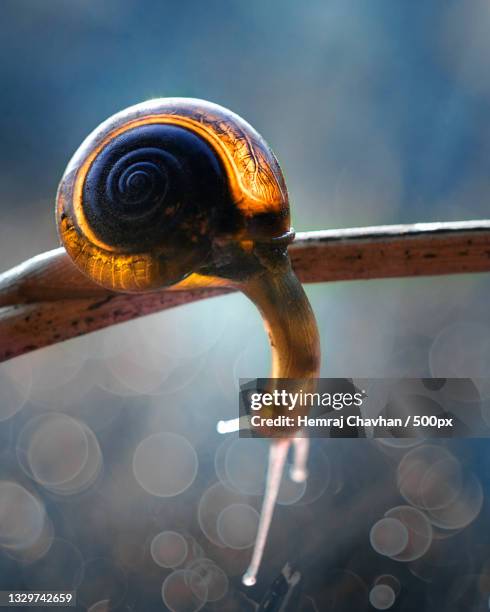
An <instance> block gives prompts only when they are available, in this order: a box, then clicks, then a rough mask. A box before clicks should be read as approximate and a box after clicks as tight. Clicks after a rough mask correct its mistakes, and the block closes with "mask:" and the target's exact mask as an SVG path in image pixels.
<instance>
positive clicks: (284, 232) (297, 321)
mask: <svg viewBox="0 0 490 612" xmlns="http://www.w3.org/2000/svg"><path fill="white" fill-rule="evenodd" d="M56 217H57V223H58V230H59V235H60V238H61V242H62V244H63V245H64V247H65V249H66V251H67V253H68V255H69V256H70V257H71V258H72V260H73V262H74V263H75V265H76V266H77V267H78V268H79V269H80V270H81V272H83V274H85V275H87V276H88V277H89V278H90V279H91V280H92V281H94V282H95V283H97V284H99V285H101V286H102V287H105V288H106V289H109V290H111V291H117V292H145V291H153V290H156V289H160V288H162V287H172V288H179V287H186V288H192V287H203V286H205V287H215V286H219V287H223V286H231V287H234V288H237V289H240V290H241V291H242V292H243V293H244V294H245V295H246V296H247V297H248V298H249V299H250V300H252V302H254V304H256V306H257V307H258V309H259V310H260V312H261V314H262V317H263V320H264V324H265V327H266V330H267V332H268V335H269V338H270V343H271V353H272V370H271V377H272V378H273V379H284V378H291V379H297V380H298V383H297V384H298V385H301V389H302V390H303V391H310V390H313V389H314V385H315V378H316V377H317V375H318V370H319V362H320V344H319V337H318V329H317V326H316V321H315V317H314V314H313V312H312V309H311V307H310V304H309V302H308V299H307V297H306V295H305V293H304V291H303V288H302V286H301V284H300V283H299V281H298V279H297V278H296V276H295V274H294V272H293V271H292V268H291V264H290V261H289V257H288V254H287V246H288V244H289V243H290V242H291V241H292V240H293V238H294V231H293V230H292V228H291V225H290V214H289V201H288V194H287V189H286V185H285V182H284V178H283V175H282V172H281V169H280V167H279V163H278V162H277V160H276V158H275V156H274V154H273V153H272V151H271V149H270V148H269V147H268V145H267V144H266V143H265V141H264V140H263V139H262V137H261V136H260V135H259V134H258V133H257V132H256V131H255V130H254V129H253V128H252V127H251V126H250V125H249V124H248V123H247V122H245V121H244V120H243V119H241V118H240V117H239V116H238V115H236V114H234V113H232V112H231V111H229V110H227V109H225V108H223V107H221V106H218V105H216V104H212V103H210V102H205V101H203V100H195V99H186V98H162V99H157V100H151V101H149V102H144V103H142V104H138V105H136V106H132V107H130V108H128V109H127V110H125V111H122V112H120V113H118V114H116V115H114V116H113V117H111V118H109V119H108V120H107V121H105V122H104V123H102V124H101V125H100V126H99V127H98V128H97V129H96V130H94V131H93V132H92V133H91V134H90V135H89V136H88V137H87V138H86V140H85V141H84V142H83V143H82V145H81V146H80V148H79V149H78V151H77V152H76V153H75V155H74V156H73V158H72V160H71V161H70V163H69V164H68V167H67V169H66V171H65V173H64V175H63V178H62V180H61V182H60V186H59V189H58V194H57V204H56ZM272 384H273V385H274V384H276V383H275V382H273V383H272ZM281 411H284V414H287V407H282V408H281V407H275V408H274V409H273V414H271V416H280V415H281ZM234 426H235V425H234ZM256 431H257V433H259V434H262V435H269V436H271V437H273V438H274V440H273V442H272V444H271V452H270V460H269V468H268V478H267V486H266V492H265V497H264V502H263V508H262V514H261V519H260V523H259V530H258V534H257V539H256V543H255V547H254V551H253V555H252V561H251V564H250V567H249V569H248V570H247V573H246V574H245V576H244V578H243V581H244V583H245V584H249V585H250V584H254V582H255V579H256V574H257V571H258V569H259V565H260V561H261V558H262V554H263V551H264V547H265V544H266V538H267V533H268V529H269V525H270V522H271V518H272V513H273V508H274V504H275V500H276V497H277V493H278V488H279V483H280V480H281V475H282V471H283V468H284V465H285V460H286V456H287V452H288V448H289V445H290V444H291V442H294V444H295V449H296V456H297V461H296V465H295V470H293V474H295V477H296V478H305V477H306V469H305V462H306V456H307V441H305V439H304V438H300V437H297V435H296V433H297V432H294V431H291V430H281V429H273V428H268V427H260V428H256Z"/></svg>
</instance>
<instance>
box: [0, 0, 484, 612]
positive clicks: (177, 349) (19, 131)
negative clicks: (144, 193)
mask: <svg viewBox="0 0 490 612" xmlns="http://www.w3.org/2000/svg"><path fill="white" fill-rule="evenodd" d="M1 11H2V18H1V23H0V83H1V96H0V137H1V140H2V147H1V150H0V157H1V159H0V162H1V163H0V211H1V216H0V262H1V268H2V269H7V268H9V267H10V266H12V265H15V264H17V263H19V262H20V261H22V260H24V259H26V258H28V257H30V256H32V255H35V254H37V253H39V252H42V251H44V250H49V249H51V248H55V247H56V246H57V245H58V240H57V236H56V228H55V223H54V214H53V208H54V196H55V192H56V188H57V183H58V181H59V179H60V177H61V175H62V173H63V170H64V167H65V165H66V163H67V162H68V160H69V158H70V156H71V155H72V153H73V152H74V151H75V149H76V148H77V147H78V145H79V144H80V142H81V141H82V139H83V138H84V137H85V136H86V135H87V134H88V133H89V132H90V131H91V130H92V129H93V128H95V127H96V126H97V125H98V124H99V123H100V122H101V121H103V120H104V119H105V118H107V117H108V116H109V115H111V114H113V113H114V112H116V111H118V110H120V109H122V108H124V107H126V106H129V105H131V104H134V103H137V102H140V101H142V100H144V99H147V98H152V97H161V96H193V97H199V98H205V99H208V100H211V101H214V102H217V103H219V104H222V105H224V106H227V107H229V108H231V109H232V110H234V111H236V112H237V113H239V114H240V115H242V116H243V117H244V118H245V119H247V120H248V121H249V122H250V123H251V124H252V125H254V127H256V128H257V130H258V131H259V132H260V133H261V134H262V135H263V136H264V137H265V138H266V140H267V141H268V142H269V144H270V145H271V147H272V148H273V150H274V151H275V153H276V155H277V156H278V158H279V160H280V162H281V165H282V167H283V169H284V172H285V175H286V179H287V184H288V188H289V191H290V196H291V202H292V211H293V221H294V226H295V228H296V229H297V230H299V231H304V230H310V229H311V230H314V229H322V228H335V227H350V226H357V225H375V224H389V223H409V222H416V221H434V220H462V219H477V218H486V217H488V214H489V213H488V204H487V199H488V194H489V193H490V178H489V172H488V163H489V161H488V160H489V159H490V137H489V136H490V118H489V117H490V115H489V113H488V105H489V102H490V71H489V70H488V57H490V36H489V32H490V4H489V3H488V2H487V1H486V0H471V1H470V0H468V1H456V0H444V1H442V0H430V1H427V2H405V3H402V2H393V1H390V0H372V1H371V2H354V1H353V0H309V1H308V2H292V1H290V0H282V1H278V0H269V1H268V2H258V1H255V2H254V1H252V2H243V1H240V0H228V1H227V2H218V1H216V0H208V2H205V3H204V2H197V1H195V0H191V1H188V2H182V3H175V2H174V3H170V2H167V1H166V0H141V1H139V2H137V1H130V0H104V1H103V2H96V1H94V0H70V2H66V1H64V0H45V1H44V2H39V1H37V0H3V2H2V3H1ZM307 291H308V295H309V297H310V299H311V301H312V304H313V307H314V310H315V313H316V315H317V317H318V321H319V325H320V329H321V336H322V344H323V352H324V359H323V364H322V374H323V375H324V376H346V377H368V376H371V377H375V376H378V377H389V376H431V375H434V376H446V375H450V376H469V377H482V378H485V377H487V378H488V377H489V376H490V359H489V358H490V327H489V322H488V299H489V297H490V283H489V278H488V276H487V275H464V276H457V277H456V276H455V277H439V278H431V279H410V280H408V279H406V280H397V279H395V280H384V281H368V282H366V281H364V282H350V283H335V284H330V285H317V286H309V287H308V288H307ZM268 350H269V349H268V346H267V341H266V338H265V334H264V333H263V329H262V324H261V321H260V318H259V316H258V314H257V313H256V312H255V310H254V308H253V306H252V305H251V304H249V303H248V302H247V301H246V300H245V298H243V297H242V296H239V295H233V296H227V297H224V298H217V299H213V300H209V301H207V302H206V303H201V304H194V305H190V306H185V307H183V308H180V309H178V310H176V311H173V312H172V311H168V312H165V313H162V314H159V315H155V316H151V317H147V318H146V319H144V320H141V321H137V322H133V323H129V324H126V325H122V326H118V327H115V328H112V329H110V330H107V331H104V332H100V333H97V334H92V335H91V336H89V337H87V338H82V339H79V340H76V341H70V342H68V343H64V344H62V345H59V346H56V347H52V348H50V349H46V350H43V351H40V352H38V353H36V354H33V355H32V356H28V357H25V358H21V359H17V360H15V361H13V362H11V363H9V364H7V365H5V366H3V367H2V369H1V370H0V436H1V439H2V445H1V447H0V453H1V455H0V457H1V464H0V479H1V480H0V518H2V521H0V545H1V546H2V553H1V555H2V556H1V561H0V587H1V588H3V589H7V588H9V589H11V588H26V589H28V588H32V589H33V588H50V589H54V588H68V587H70V588H76V589H78V591H79V594H80V597H79V601H80V603H79V609H80V610H88V609H90V610H91V612H96V611H99V612H100V611H103V610H109V609H121V610H133V611H147V610H160V609H166V608H165V606H167V607H169V609H173V610H176V611H179V612H180V611H184V610H186V611H189V610H197V609H200V608H201V609H206V610H208V609H209V610H249V609H250V610H253V609H256V604H257V602H259V601H260V600H261V598H262V597H263V595H264V593H265V592H266V591H267V588H268V587H269V585H270V584H271V582H272V580H273V579H274V578H275V576H277V574H278V573H279V571H280V570H281V568H282V567H283V565H284V564H285V563H286V562H287V561H289V562H290V563H292V564H293V565H294V567H295V568H296V569H298V570H299V571H300V572H301V574H302V580H301V582H300V587H301V595H297V597H299V598H300V600H299V601H298V600H296V602H294V603H291V604H290V606H292V607H290V608H288V609H291V610H297V609H303V610H335V611H337V610H354V609H355V610H357V611H359V610H364V609H366V610H368V609H372V606H373V605H374V607H377V608H378V609H383V608H382V606H383V605H385V606H386V602H388V601H391V599H390V598H391V596H392V594H393V596H394V598H395V601H394V602H393V603H392V609H396V610H415V609H417V610H445V611H446V612H447V611H448V610H484V609H488V597H489V595H490V549H489V543H490V541H489V536H488V533H489V529H488V527H489V513H488V500H487V499H486V495H487V494H488V489H489V486H490V481H489V476H488V473H489V470H488V468H489V467H490V460H489V453H488V444H487V443H486V442H484V441H477V440H473V441H459V442H456V441H451V442H446V441H444V440H441V441H439V442H438V443H437V444H436V445H435V446H436V447H437V450H435V451H434V449H433V445H427V444H423V443H421V444H420V445H417V446H416V447H414V448H413V449H408V448H399V447H398V446H396V445H395V446H394V445H393V444H391V445H386V444H382V443H381V444H380V443H372V442H368V441H364V440H317V441H314V443H313V453H312V460H311V465H310V470H311V472H312V478H311V484H309V485H308V487H309V488H307V490H306V491H302V492H301V491H296V490H292V489H291V488H288V485H287V483H285V484H284V486H285V489H284V498H283V502H284V503H283V504H282V505H281V506H279V508H278V510H277V512H276V515H275V518H274V525H273V530H272V534H271V542H270V546H269V548H268V550H267V551H266V556H265V560H264V567H263V569H262V572H261V578H260V579H259V582H258V584H257V586H256V587H254V589H251V590H246V589H244V587H242V586H241V584H240V573H241V572H242V571H243V569H244V568H245V567H246V564H247V561H248V558H249V556H250V548H249V545H250V541H249V540H250V533H253V530H254V525H255V523H254V521H255V519H256V509H258V508H260V501H261V497H260V496H261V487H263V473H264V470H265V454H264V453H265V450H264V447H263V446H261V445H260V444H259V443H257V442H256V441H255V442H254V441H249V440H242V441H237V439H236V438H235V437H233V436H231V437H230V438H228V439H226V440H225V441H223V440H222V439H221V438H220V437H219V436H218V434H217V433H216V431H215V425H216V422H217V420H219V419H221V418H232V417H234V416H236V410H237V408H236V398H237V379H238V377H240V376H242V377H257V376H264V375H265V374H266V372H267V369H268V364H269V352H268ZM467 399H468V398H461V397H459V398H458V401H465V400H467ZM483 399H484V400H485V399H487V398H486V396H485V395H484V394H483ZM478 406H479V409H480V410H481V413H482V416H483V418H484V419H485V420H486V421H487V423H489V422H490V408H489V406H488V401H486V402H485V401H483V402H482V403H481V405H480V404H479V405H478ZM152 435H153V436H154V437H151V436H152ZM246 443H249V444H257V446H256V447H246V446H245V444H246ZM410 453H412V454H410ZM413 453H415V454H413ZM60 457H62V458H63V459H62V465H61V467H60ZM175 457H177V458H178V460H177V459H175ZM403 461H405V464H403V463H402V462H403ZM176 464H178V465H176ZM407 464H408V465H409V467H410V470H409V471H410V473H411V474H413V473H415V474H416V477H415V482H416V485H413V481H412V480H413V479H412V480H410V482H409V484H407V483H406V482H405V471H404V468H406V466H407ZM246 466H248V468H247V467H246ZM400 466H401V467H400ZM421 466H422V467H421ZM434 466H438V467H437V469H436V468H435V467H434ZM434 469H435V470H436V471H435V472H434ZM435 483H439V485H437V486H436V484H435ZM441 483H442V484H441ZM419 485H420V486H419ZM414 486H415V489H416V494H413V491H412V493H410V490H409V491H408V492H407V487H408V488H409V489H410V487H414ZM213 487H215V488H214V489H213ZM420 487H422V488H423V489H424V491H425V490H426V488H427V487H429V489H430V491H431V500H432V501H433V497H434V495H435V496H436V498H437V499H436V503H435V505H432V506H430V507H429V506H428V505H427V504H428V502H427V499H426V498H425V497H424V500H421V499H420V495H419V494H420V491H419V488H420ZM448 491H449V492H450V494H448ZM417 496H418V497H417ZM2 500H3V501H2ZM398 506H403V507H404V508H405V510H404V512H408V513H409V514H408V516H409V518H407V517H406V516H405V515H403V517H402V518H403V520H402V521H401V523H403V524H405V523H407V521H408V523H407V524H408V526H407V525H405V527H404V528H406V529H405V531H403V529H402V528H401V527H400V521H398V523H397V524H395V523H391V524H387V523H386V522H385V523H383V524H382V525H381V526H380V527H379V529H381V532H380V531H379V529H378V532H379V533H381V534H382V535H383V534H384V538H385V539H384V541H383V542H384V543H381V544H380V543H379V542H378V543H376V542H374V545H373V537H375V536H376V533H378V532H376V530H375V531H374V532H373V531H372V527H373V525H376V524H377V522H378V521H379V520H381V519H382V518H383V516H384V514H385V512H387V511H389V510H390V509H392V508H394V507H398ZM407 507H408V508H415V512H417V513H418V514H417V515H416V517H415V518H413V517H412V515H411V514H410V510H408V511H407V510H406V508H407ZM230 508H231V510H230ZM14 510H15V511H14ZM225 510H226V512H224V511H225ZM223 512H224V514H223ZM441 513H442V515H443V516H442V518H441ZM410 517H412V518H410ZM398 518H400V517H398ZM7 519H8V520H7ZM218 519H219V520H218ZM412 519H413V520H414V521H415V523H411V522H410V521H412ZM417 521H418V522H417ZM2 525H3V526H2ZM414 525H415V527H414ZM420 525H422V527H420ZM390 526H391V528H392V529H393V528H396V529H398V531H396V529H395V532H393V530H392V531H391V532H389V528H390ZM402 527H403V525H402ZM410 528H411V531H410ZM383 529H384V530H385V532H386V533H385V532H383ZM387 530H388V531H387ZM400 530H401V531H400ZM407 530H408V531H407ZM167 532H171V534H173V535H168V534H167V535H164V536H162V537H161V538H160V539H159V538H158V537H157V536H158V535H159V534H161V533H164V534H166V533H167ZM402 532H403V533H402ZM373 533H374V535H373ZM379 533H378V535H379ZM406 533H408V534H409V536H410V538H411V539H410V546H412V549H413V550H411V552H410V554H409V555H408V557H409V559H408V560H407V559H406V557H407V555H406V554H405V559H398V560H397V559H396V557H397V553H393V550H395V548H396V545H397V542H398V540H397V539H396V538H402V539H403V537H404V534H406ZM400 534H401V535H400ZM165 538H167V539H165ZM387 542H388V544H389V545H392V546H395V548H392V549H391V554H380V553H379V550H378V552H377V551H376V547H378V549H379V548H380V547H381V549H383V546H385V547H386V546H387V544H386V543H387ZM388 548H389V546H388ZM383 550H385V553H387V551H388V549H386V548H385V549H383ZM176 551H177V552H176ZM179 551H180V552H182V551H183V552H182V554H181V555H180V557H179ZM414 551H415V552H414ZM399 552H400V551H399ZM184 553H185V555H184ZM405 553H406V551H405ZM172 554H174V557H175V558H174V559H169V557H172ZM400 554H402V556H403V554H404V553H403V552H401V553H400ZM182 555H184V556H182ZM393 557H395V558H393ZM205 558H209V559H211V562H210V563H208V562H204V561H203V559H205ZM177 561H179V562H178V563H177ZM169 564H170V565H169ZM193 564H194V565H193ZM196 564H197V565H196ZM192 567H194V569H192ZM196 567H198V568H199V572H197V570H196ZM210 568H211V569H210ZM196 575H197V576H198V578H199V577H200V578H199V584H197V585H194V586H193V584H192V581H193V580H196ZM383 575H389V576H390V578H389V579H384V578H383V579H381V582H379V579H380V576H383ZM203 576H204V578H203ZM383 580H384V582H383ZM179 581H180V582H179ZM377 581H378V583H377ZM174 583H175V584H174ZM190 583H191V584H190ZM204 583H206V584H205V586H203V584H204ZM162 584H163V585H164V586H163V590H162ZM376 584H378V585H379V584H381V585H382V587H383V588H381V589H379V588H378V589H377V590H376V589H375V588H374V587H375V586H376ZM165 585H166V586H165ZM213 589H214V590H213ZM220 589H221V590H220ZM204 591H205V592H204ZM196 593H197V594H196ZM211 593H212V595H210V594H211ZM218 595H219V597H218ZM383 598H385V599H383ZM383 602H385V603H383ZM203 606H204V607H203Z"/></svg>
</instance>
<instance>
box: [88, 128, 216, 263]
mask: <svg viewBox="0 0 490 612" xmlns="http://www.w3.org/2000/svg"><path fill="white" fill-rule="evenodd" d="M223 201H224V178H223V172H222V168H221V166H220V164H219V161H218V159H217V156H216V155H215V154H214V152H213V151H211V149H210V147H209V146H208V145H207V144H206V143H205V142H204V141H203V140H202V139H201V138H199V136H196V135H195V134H193V133H192V132H190V131H189V130H187V129H185V128H182V127H179V126H173V125H168V124H167V125H165V124H150V125H142V126H138V127H135V128H132V129H130V130H128V131H126V132H123V133H122V134H119V135H118V136H116V137H115V138H113V139H112V140H111V141H110V142H109V143H108V144H107V145H106V146H105V147H104V148H103V149H102V150H101V151H100V153H99V154H98V155H97V157H96V158H95V159H94V161H93V163H92V165H91V166H90V168H89V170H88V172H87V176H86V178H85V182H84V185H83V212H84V215H85V219H86V221H87V224H88V225H89V227H90V228H91V230H92V231H93V232H94V234H95V235H96V237H97V239H98V240H100V241H101V242H102V243H103V244H104V245H107V246H108V247H109V248H114V247H117V248H118V249H121V250H123V251H126V252H137V251H140V250H142V249H148V248H152V247H156V246H158V245H159V244H169V243H176V242H181V243H182V244H189V245H190V244H196V243H203V242H209V239H210V236H211V235H212V233H213V227H214V225H215V223H214V222H215V219H214V218H213V217H214V216H215V212H216V209H217V208H219V205H220V204H222V205H223Z"/></svg>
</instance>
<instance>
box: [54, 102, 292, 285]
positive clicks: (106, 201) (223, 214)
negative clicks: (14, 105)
mask: <svg viewBox="0 0 490 612" xmlns="http://www.w3.org/2000/svg"><path fill="white" fill-rule="evenodd" d="M56 210H57V222H58V228H59V234H60V238H61V241H62V243H63V245H64V246H65V248H66V250H67V252H68V253H69V255H70V256H71V257H72V258H73V260H74V262H75V264H76V265H77V266H78V267H79V268H80V269H81V270H82V271H83V272H84V273H85V274H87V275H88V276H89V277H90V278H92V279H93V280H94V281H95V282H97V283H99V284H100V285H103V286H104V287H106V288H108V289H112V290H115V291H138V292H139V291H147V290H153V289H157V288H160V287H163V286H166V285H171V284H174V283H177V282H179V281H180V280H182V279H183V278H185V277H186V276H188V275H189V274H191V273H193V272H196V271H199V270H200V269H204V268H206V269H207V273H213V272H215V273H216V271H217V270H220V269H222V265H221V264H222V262H220V261H219V257H220V256H219V255H218V256H216V252H222V251H223V245H233V244H235V245H240V244H247V243H250V242H251V243H269V242H274V241H276V240H278V241H279V242H287V241H289V240H290V239H291V238H292V236H293V234H292V231H291V228H290V220H289V203H288V195H287V190H286V186H285V183H284V179H283V176H282V172H281V170H280V167H279V164H278V162H277V160H276V158H275V157H274V154H273V153H272V151H271V150H270V148H269V147H268V146H267V144H266V143H265V141H264V140H263V139H262V138H261V136H260V135H259V134H258V133H257V132H256V131H255V130H254V129H253V128H252V127H251V126H250V125H249V124H248V123H246V122H245V121H244V120H243V119H241V118H240V117H239V116H238V115H236V114H234V113H232V112H231V111H229V110H227V109H225V108H223V107H221V106H218V105H216V104H212V103H210V102H206V101H203V100H196V99H190V98H189V99H187V98H162V99H157V100H151V101H148V102H144V103H142V104H138V105H136V106H132V107H130V108H128V109H126V110H124V111H122V112H120V113H118V114H116V115H114V116H113V117H111V118H109V119H108V120H107V121H105V122H104V123H102V124H101V125H100V126H99V127H98V128H97V129H96V130H95V131H94V132H92V133H91V134H90V135H89V136H88V137H87V139H86V140H85V141H84V142H83V143H82V145H81V146H80V148H79V149H78V151H77V152H76V153H75V155H74V156H73V158H72V160H71V161H70V163H69V165H68V167H67V169H66V171H65V173H64V175H63V178H62V180H61V183H60V186H59V189H58V195H57V207H56ZM225 267H226V266H225Z"/></svg>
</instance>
